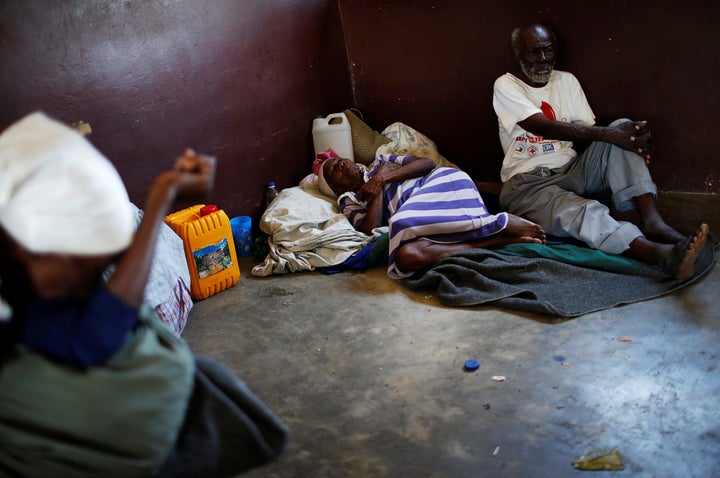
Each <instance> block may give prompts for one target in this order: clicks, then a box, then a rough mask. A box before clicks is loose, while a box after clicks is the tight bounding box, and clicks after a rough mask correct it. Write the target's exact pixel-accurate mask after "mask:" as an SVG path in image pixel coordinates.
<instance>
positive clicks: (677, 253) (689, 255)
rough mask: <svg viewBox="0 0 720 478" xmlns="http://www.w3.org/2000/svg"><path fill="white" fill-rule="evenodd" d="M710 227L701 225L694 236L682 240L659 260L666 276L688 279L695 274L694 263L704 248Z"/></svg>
mask: <svg viewBox="0 0 720 478" xmlns="http://www.w3.org/2000/svg"><path fill="white" fill-rule="evenodd" d="M709 233H710V227H709V226H708V225H707V224H705V223H703V224H701V225H700V228H699V229H698V230H697V231H695V234H693V235H691V236H688V237H686V238H684V239H683V240H682V241H681V242H678V243H677V244H675V245H674V246H673V247H672V249H671V250H670V253H669V254H666V255H664V256H662V257H661V258H660V264H661V265H662V266H663V268H664V269H665V270H666V271H667V273H668V274H670V275H671V276H673V277H675V278H676V279H680V280H685V279H689V278H690V277H691V276H692V275H693V273H694V272H695V261H696V260H697V258H698V256H699V255H700V252H701V251H702V250H703V247H705V242H706V241H707V236H708V234H709Z"/></svg>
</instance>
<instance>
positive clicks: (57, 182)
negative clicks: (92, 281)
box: [0, 112, 135, 256]
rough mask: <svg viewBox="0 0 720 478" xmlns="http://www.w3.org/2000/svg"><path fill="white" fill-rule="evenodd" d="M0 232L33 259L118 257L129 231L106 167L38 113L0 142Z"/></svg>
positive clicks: (115, 179) (117, 184) (126, 210)
mask: <svg viewBox="0 0 720 478" xmlns="http://www.w3.org/2000/svg"><path fill="white" fill-rule="evenodd" d="M0 225H1V226H2V227H3V228H4V229H5V231H7V233H8V234H9V235H10V236H11V237H12V238H13V239H15V240H16V241H17V242H18V243H20V244H21V245H22V246H23V247H25V248H26V249H27V250H29V251H31V252H33V253H39V254H43V253H58V254H77V255H86V256H88V255H101V254H112V253H117V252H120V251H122V250H124V249H125V248H126V247H127V246H128V245H129V244H130V241H131V240H132V236H133V233H134V230H135V221H134V214H133V210H132V209H131V206H130V201H129V199H128V195H127V192H126V190H125V186H124V185H123V183H122V180H121V179H120V176H119V175H118V173H117V171H116V170H115V168H114V167H113V165H112V164H111V163H110V161H108V160H107V159H106V158H105V157H104V156H103V155H102V154H100V152H99V151H97V150H96V149H95V148H94V147H93V146H92V145H91V144H90V143H89V142H88V141H87V140H86V139H85V138H83V137H82V136H81V135H80V134H79V133H77V132H75V131H74V130H72V129H71V128H69V127H67V126H65V125H63V124H61V123H59V122H57V121H54V120H52V119H50V118H48V117H47V116H46V115H44V114H43V113H39V112H38V113H33V114H31V115H29V116H27V117H25V118H24V119H22V120H21V121H19V122H17V123H15V124H14V125H12V126H10V127H9V128H8V129H7V130H6V131H5V132H4V133H3V134H2V135H0Z"/></svg>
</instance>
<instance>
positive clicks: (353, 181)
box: [318, 158, 366, 197]
mask: <svg viewBox="0 0 720 478" xmlns="http://www.w3.org/2000/svg"><path fill="white" fill-rule="evenodd" d="M365 171H366V168H365V166H363V165H360V164H357V163H355V162H353V161H352V160H350V159H348V158H330V159H327V160H325V162H324V163H322V165H321V166H320V170H319V171H318V186H319V187H320V190H321V191H322V192H323V194H325V195H327V196H331V197H337V196H339V195H340V194H342V193H344V192H347V191H357V190H358V189H359V188H360V187H361V186H362V185H363V184H365V179H364V173H365Z"/></svg>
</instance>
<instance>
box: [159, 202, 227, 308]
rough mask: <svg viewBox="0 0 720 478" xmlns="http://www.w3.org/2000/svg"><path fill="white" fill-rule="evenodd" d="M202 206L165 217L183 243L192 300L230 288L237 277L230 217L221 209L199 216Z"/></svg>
mask: <svg viewBox="0 0 720 478" xmlns="http://www.w3.org/2000/svg"><path fill="white" fill-rule="evenodd" d="M203 207H204V204H200V205H196V206H192V207H189V208H187V209H183V210H182V211H178V212H175V213H173V214H170V215H168V216H166V217H165V223H166V224H167V225H168V226H170V228H171V229H172V230H173V231H175V233H176V234H177V235H178V236H180V237H181V238H182V240H183V243H184V245H185V257H186V259H187V263H188V268H189V269H190V282H191V284H190V295H191V296H192V298H193V299H195V300H202V299H205V298H207V297H210V296H211V295H214V294H216V293H218V292H220V291H223V290H225V289H227V288H229V287H232V286H233V285H235V284H237V282H238V280H239V279H240V268H239V267H238V263H237V255H236V252H235V243H234V241H233V237H232V230H231V228H230V219H229V218H228V217H227V214H225V212H224V211H223V210H217V211H215V212H212V213H210V214H207V215H205V216H200V209H202V208H203Z"/></svg>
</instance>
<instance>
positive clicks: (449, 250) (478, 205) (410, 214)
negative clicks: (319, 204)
mask: <svg viewBox="0 0 720 478" xmlns="http://www.w3.org/2000/svg"><path fill="white" fill-rule="evenodd" d="M318 186H319V187H320V190H321V191H322V192H323V193H324V194H326V195H328V196H331V197H338V196H339V197H338V205H339V207H340V211H341V212H342V213H343V214H345V215H346V216H347V217H348V219H349V220H350V222H351V223H352V224H353V226H354V227H355V229H357V230H359V231H362V232H364V233H366V234H371V233H372V230H373V229H375V228H376V227H380V226H385V225H387V226H388V229H389V236H390V246H389V260H388V276H390V277H391V278H394V279H401V278H405V277H410V276H411V275H413V274H414V273H415V272H416V271H420V270H424V269H426V268H428V267H430V266H431V265H433V264H434V263H435V262H437V261H438V260H440V259H442V258H443V257H445V256H449V255H451V254H455V253H457V252H461V251H464V250H466V249H471V248H476V247H483V248H494V247H500V246H503V245H506V244H512V243H518V242H533V243H544V242H545V231H544V230H543V229H542V228H541V227H540V226H538V225H537V224H534V223H532V222H530V221H527V220H525V219H522V218H520V217H517V216H514V215H512V214H508V213H506V212H503V213H500V214H497V215H491V214H490V213H489V212H488V210H487V208H486V207H485V204H484V202H483V200H482V197H481V196H480V193H479V192H478V190H477V187H476V186H475V183H474V182H473V181H472V179H471V178H470V177H469V176H468V175H467V174H466V173H465V172H463V171H461V170H459V169H455V168H446V167H438V168H436V167H435V163H434V162H433V161H432V160H431V159H429V158H421V157H416V156H396V155H379V156H378V157H377V159H376V160H375V162H374V163H372V164H371V165H370V166H369V169H366V168H365V167H364V166H362V165H359V164H356V163H354V162H353V161H351V160H349V159H346V158H331V159H328V160H326V161H325V162H324V163H323V164H322V166H321V167H320V170H319V171H318Z"/></svg>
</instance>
